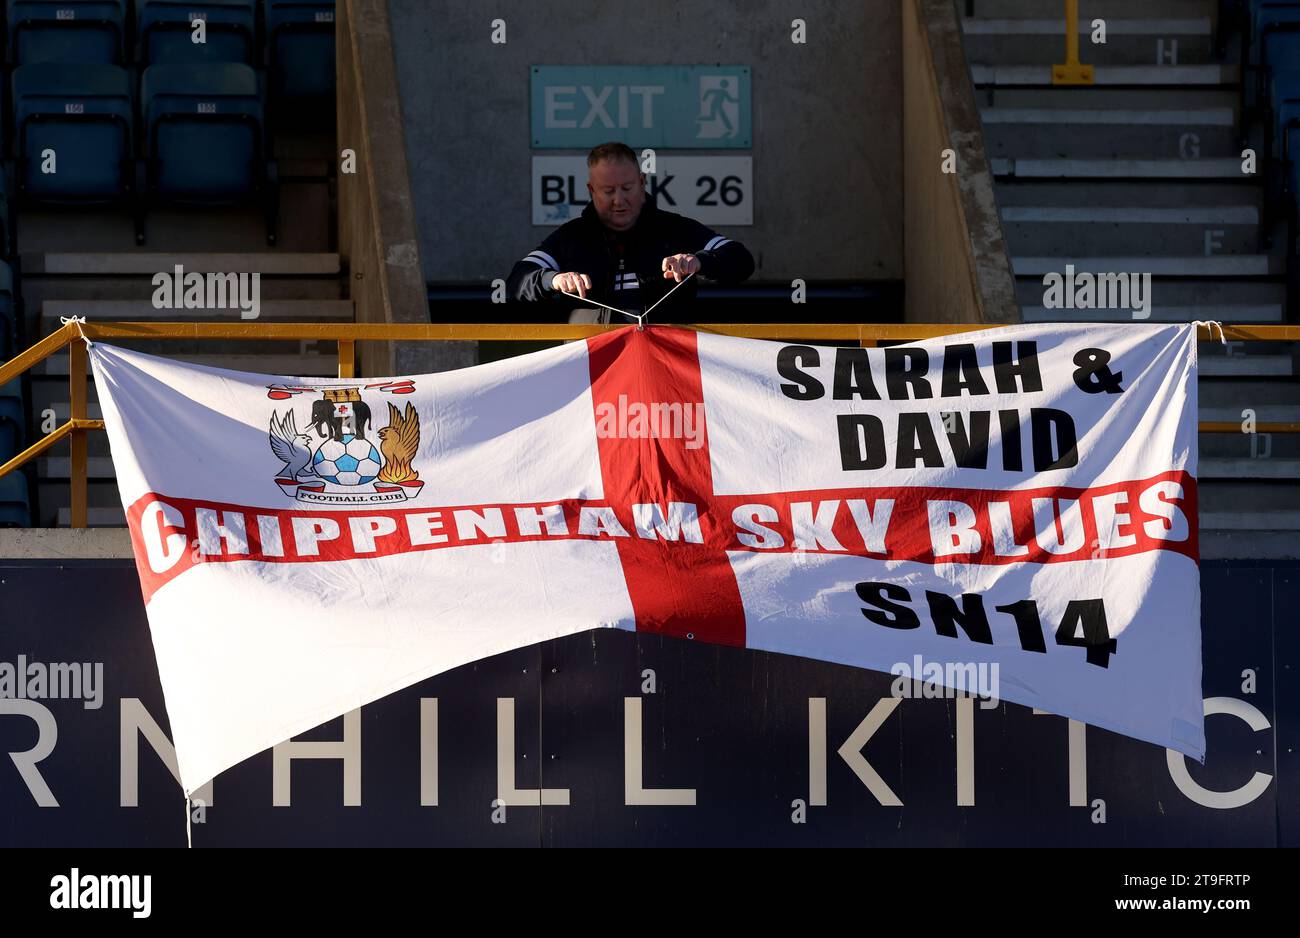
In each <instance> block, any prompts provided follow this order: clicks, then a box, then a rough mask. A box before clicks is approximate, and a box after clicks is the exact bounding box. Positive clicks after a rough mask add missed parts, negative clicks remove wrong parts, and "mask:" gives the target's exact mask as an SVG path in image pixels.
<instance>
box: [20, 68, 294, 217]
mask: <svg viewBox="0 0 1300 938" xmlns="http://www.w3.org/2000/svg"><path fill="white" fill-rule="evenodd" d="M132 85H133V83H132V81H131V75H130V73H129V72H128V71H126V70H125V69H123V68H120V67H118V66H114V65H85V64H53V63H45V64H39V65H24V66H22V67H20V68H17V69H15V70H14V74H13V101H12V110H13V122H14V128H13V130H14V133H13V140H14V151H15V153H14V155H15V157H16V166H15V179H14V183H15V186H16V190H17V194H18V196H19V197H20V199H22V200H23V201H24V202H25V203H31V202H37V203H43V204H50V205H57V204H65V205H66V204H70V205H86V204H93V203H114V202H128V201H132V200H135V201H136V202H137V203H138V202H139V201H141V200H143V201H146V202H152V201H167V202H175V203H190V204H223V203H233V202H238V201H241V200H247V199H257V198H260V199H262V200H263V202H264V203H265V207H266V209H267V211H268V213H269V215H268V224H269V229H268V236H269V238H270V240H272V241H274V210H275V209H274V205H275V200H276V191H275V187H276V182H277V180H276V171H275V163H274V161H273V160H271V159H270V158H269V150H268V146H267V140H266V131H265V118H264V97H265V96H264V91H263V83H262V76H261V75H259V73H258V72H256V71H254V70H253V69H252V68H250V67H249V66H247V65H243V64H235V63H226V64H221V63H218V64H209V65H154V66H151V67H149V68H147V69H145V71H144V74H143V76H142V77H141V80H140V95H139V106H138V108H137V106H136V100H135V95H134V94H133V87H132ZM137 114H138V115H139V127H138V132H137V118H136V115H137ZM51 154H52V155H53V163H52V164H51ZM51 165H52V166H53V168H54V169H55V171H54V172H49V171H48V170H49V169H50V167H51Z"/></svg>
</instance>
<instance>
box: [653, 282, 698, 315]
mask: <svg viewBox="0 0 1300 938" xmlns="http://www.w3.org/2000/svg"><path fill="white" fill-rule="evenodd" d="M694 276H695V274H687V275H686V276H685V277H683V278H682V279H681V280H679V281H678V282H677V285H676V286H674V287H673V289H672V290H669V291H668V292H667V293H665V294H664V295H663V296H661V297H659V299H657V300H655V301H654V304H653V305H651V307H650V309H648V310H646V311H645V315H646V316H649V315H650V310H653V309H654V308H655V307H656V306H658V305H659V304H660V303H662V302H663V301H664V300H666V299H668V297H670V296H672V295H673V291H674V290H676V289H677V287H680V286H682V285H683V284H685V283H686V281H687V280H690V279H691V278H692V277H694Z"/></svg>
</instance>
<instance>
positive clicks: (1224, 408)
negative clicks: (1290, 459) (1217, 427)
mask: <svg viewBox="0 0 1300 938" xmlns="http://www.w3.org/2000/svg"><path fill="white" fill-rule="evenodd" d="M1206 386H1207V385H1206V384H1205V383H1204V382H1203V383H1202V384H1201V392H1202V393H1204V390H1205V388H1206ZM1247 409H1249V410H1252V411H1254V413H1255V420H1256V422H1258V423H1300V404H1278V403H1272V404H1269V403H1251V404H1249V405H1228V404H1218V405H1214V404H1205V403H1202V404H1201V406H1200V410H1199V411H1198V413H1199V414H1200V416H1199V419H1200V421H1201V422H1202V423H1237V424H1240V423H1242V422H1243V421H1244V420H1245V419H1246V417H1245V413H1244V412H1245V411H1246V410H1247ZM1297 494H1300V492H1298V493H1297Z"/></svg>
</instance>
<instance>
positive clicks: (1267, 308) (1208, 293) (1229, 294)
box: [1016, 259, 1291, 354]
mask: <svg viewBox="0 0 1300 938" xmlns="http://www.w3.org/2000/svg"><path fill="white" fill-rule="evenodd" d="M1064 260H1065V259H1062V260H1061V261H1058V264H1059V266H1060V267H1061V268H1063V267H1064ZM1043 290H1044V288H1043V278H1042V275H1041V274H1040V275H1036V276H1027V277H1019V278H1017V280H1016V296H1017V298H1018V299H1019V300H1020V305H1021V306H1025V307H1029V306H1042V305H1043ZM1152 290H1153V295H1154V302H1155V305H1156V307H1158V308H1169V309H1179V308H1182V309H1187V310H1190V311H1191V312H1194V313H1196V314H1197V315H1195V316H1193V317H1192V318H1193V319H1217V320H1219V321H1221V322H1236V321H1253V320H1255V319H1258V320H1259V321H1260V322H1281V321H1282V310H1283V306H1284V303H1285V298H1286V287H1285V285H1284V284H1282V283H1281V282H1274V281H1268V280H1258V279H1231V278H1223V279H1217V280H1213V279H1212V280H1191V279H1177V278H1169V277H1153V278H1152ZM1202 313H1204V314H1206V315H1201V314H1202ZM1187 321H1190V320H1187ZM1275 351H1276V350H1275ZM1282 351H1285V352H1287V353H1288V354H1289V353H1290V351H1291V349H1290V348H1286V349H1283V350H1282Z"/></svg>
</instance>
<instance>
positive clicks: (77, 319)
mask: <svg viewBox="0 0 1300 938" xmlns="http://www.w3.org/2000/svg"><path fill="white" fill-rule="evenodd" d="M85 321H86V317H85V316H60V317H59V322H61V323H62V324H63V325H65V326H66V325H67V324H68V323H72V324H74V325H75V326H76V327H77V335H79V336H81V340H82V341H83V342H85V343H86V347H87V348H89V347H90V339H88V338H86V332H85V330H84V329H82V328H81V326H82V324H83V323H84V322H85Z"/></svg>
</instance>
